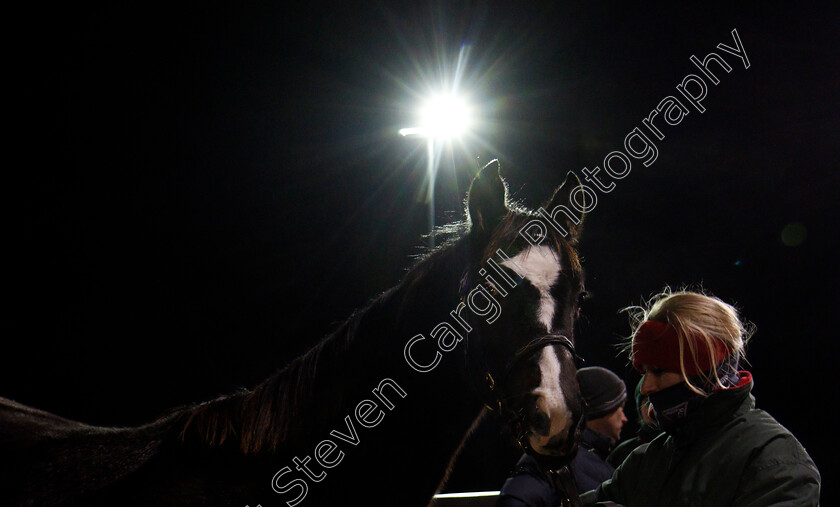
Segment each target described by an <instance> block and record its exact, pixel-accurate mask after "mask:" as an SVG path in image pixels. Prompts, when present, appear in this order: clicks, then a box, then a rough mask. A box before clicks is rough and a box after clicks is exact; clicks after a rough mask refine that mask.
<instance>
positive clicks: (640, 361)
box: [633, 320, 729, 377]
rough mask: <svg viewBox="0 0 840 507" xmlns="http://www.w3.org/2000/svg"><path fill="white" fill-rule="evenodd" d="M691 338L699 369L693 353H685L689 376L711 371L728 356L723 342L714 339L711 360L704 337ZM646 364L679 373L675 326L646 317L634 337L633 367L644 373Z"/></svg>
mask: <svg viewBox="0 0 840 507" xmlns="http://www.w3.org/2000/svg"><path fill="white" fill-rule="evenodd" d="M688 339H689V340H692V341H693V342H694V350H695V353H696V355H697V363H698V364H699V368H698V367H697V365H695V362H694V360H693V359H692V358H691V354H690V353H688V354H686V355H685V359H684V363H685V374H686V375H687V376H689V377H693V376H695V375H699V374H700V373H703V372H707V371H709V370H711V369H712V368H713V367H715V366H717V365H718V364H719V363H720V362H721V361H723V360H724V359H725V358H726V356H728V355H729V351H728V350H727V348H726V345H725V344H724V343H723V342H722V341H720V340H713V343H714V360H712V358H711V357H709V347H708V345H706V341H705V340H704V339H703V338H702V337H701V336H699V335H688ZM686 351H688V347H687V346H686ZM644 365H648V366H653V367H656V368H662V369H663V370H668V371H674V372H677V373H679V372H680V342H679V338H678V336H677V330H676V329H675V328H674V326H671V325H670V324H665V323H663V322H656V321H653V320H646V321H645V322H643V323H642V325H641V326H639V329H638V330H637V331H636V335H635V336H633V367H634V368H636V369H637V370H639V371H640V372H641V371H642V366H644Z"/></svg>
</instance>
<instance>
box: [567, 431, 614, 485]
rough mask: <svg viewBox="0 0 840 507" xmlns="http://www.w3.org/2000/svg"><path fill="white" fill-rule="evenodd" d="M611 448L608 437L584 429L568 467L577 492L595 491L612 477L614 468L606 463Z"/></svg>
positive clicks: (611, 442)
mask: <svg viewBox="0 0 840 507" xmlns="http://www.w3.org/2000/svg"><path fill="white" fill-rule="evenodd" d="M612 446H613V441H612V440H611V439H610V438H609V437H608V436H606V435H602V434H600V433H598V432H597V431H594V430H592V429H590V428H586V430H585V431H584V432H583V434H582V435H581V441H580V448H579V450H578V453H577V456H575V459H574V460H573V461H572V463H571V465H569V467H570V468H571V469H572V474H573V475H574V477H575V484H577V488H578V491H580V492H581V493H582V492H584V491H589V490H590V489H595V488H597V487H598V486H600V485H601V483H602V482H604V481H605V480H607V479H609V478H610V477H612V475H613V472H614V471H615V468H613V466H612V465H610V464H609V463H607V461H606V458H607V456H608V455H609V453H610V450H611V449H612Z"/></svg>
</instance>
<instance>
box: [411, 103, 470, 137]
mask: <svg viewBox="0 0 840 507" xmlns="http://www.w3.org/2000/svg"><path fill="white" fill-rule="evenodd" d="M420 121H421V124H420V126H419V127H410V128H404V129H400V134H402V135H403V136H418V137H428V138H436V139H451V138H454V137H458V136H460V135H461V134H463V133H464V132H465V131H466V130H467V129H468V128H469V124H470V109H469V106H467V103H466V102H465V101H464V100H463V99H461V98H458V97H455V96H453V95H439V96H437V97H434V98H432V99H431V100H429V101H428V102H427V103H426V104H425V106H424V107H423V109H422V110H421V111H420Z"/></svg>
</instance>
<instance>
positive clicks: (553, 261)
mask: <svg viewBox="0 0 840 507" xmlns="http://www.w3.org/2000/svg"><path fill="white" fill-rule="evenodd" d="M502 265H503V266H505V267H507V268H509V269H512V270H513V271H515V272H517V273H519V274H520V275H522V276H523V277H524V278H525V279H526V280H528V282H530V284H531V285H533V286H534V288H535V289H537V290H538V291H539V292H540V306H539V310H538V311H537V320H538V321H540V323H542V324H543V325H545V330H546V332H549V333H550V332H551V323H552V322H553V321H554V307H555V301H554V298H553V297H551V286H552V285H554V283H555V282H557V277H558V276H560V267H561V266H560V259H558V258H557V254H556V253H555V252H554V250H552V249H550V248H548V247H546V246H542V245H540V246H537V247H529V248H526V249H525V250H523V251H521V252H519V253H518V254H517V255H516V256H515V257H513V258H512V259H508V260H505V261H504V262H502Z"/></svg>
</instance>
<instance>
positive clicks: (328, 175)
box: [0, 0, 840, 505]
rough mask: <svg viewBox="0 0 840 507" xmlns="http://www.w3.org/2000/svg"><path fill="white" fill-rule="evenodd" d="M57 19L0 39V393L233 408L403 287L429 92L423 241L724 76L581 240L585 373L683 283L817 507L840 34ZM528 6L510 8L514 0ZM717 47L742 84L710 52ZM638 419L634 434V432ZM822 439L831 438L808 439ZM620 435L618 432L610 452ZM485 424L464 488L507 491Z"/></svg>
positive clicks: (351, 16) (797, 13) (124, 14)
mask: <svg viewBox="0 0 840 507" xmlns="http://www.w3.org/2000/svg"><path fill="white" fill-rule="evenodd" d="M282 4H284V3H283V2H276V3H271V2H265V3H258V4H254V5H250V6H247V7H245V6H241V5H235V6H234V5H227V6H225V7H221V6H215V5H214V6H210V5H202V4H200V3H194V4H191V6H190V7H187V6H178V7H173V6H171V5H167V6H165V7H164V6H162V5H161V6H153V5H150V4H148V3H139V4H133V5H131V4H130V5H122V4H120V5H112V6H108V7H81V6H73V7H67V6H65V7H57V8H51V9H46V8H42V10H40V11H38V12H26V13H23V12H21V13H19V15H14V16H9V17H8V18H7V23H9V24H10V25H11V28H10V29H11V32H10V33H11V34H12V38H11V39H10V42H8V43H7V47H6V49H7V59H6V61H5V64H4V68H5V72H4V75H5V78H4V81H5V83H6V86H7V90H10V91H7V93H6V104H7V105H6V109H5V110H6V113H5V115H4V116H5V118H6V125H7V134H6V139H7V143H6V146H7V148H6V153H7V156H6V160H7V162H6V164H5V167H6V169H5V171H4V175H5V177H6V183H5V185H4V188H5V194H6V198H5V199H4V200H5V202H6V206H5V207H6V212H5V227H4V233H5V234H4V236H5V241H4V250H5V253H6V258H7V261H6V264H5V266H6V269H5V273H6V275H5V279H6V280H7V281H6V283H5V284H4V285H5V289H6V293H7V303H6V305H5V307H6V317H5V319H4V324H5V325H4V332H3V335H4V338H3V348H2V350H3V351H2V352H0V356H2V363H3V368H2V369H0V396H4V397H8V398H13V399H16V400H17V401H20V402H23V403H26V404H29V405H33V406H37V407H39V408H43V409H46V410H50V411H53V412H56V413H58V414H60V415H62V416H65V417H69V418H71V419H77V420H81V421H84V422H89V423H94V424H102V425H127V424H139V423H143V422H147V421H149V420H151V419H154V418H155V417H157V416H158V415H159V414H160V413H161V412H163V411H164V410H166V409H167V408H169V407H171V406H174V405H179V404H183V403H189V402H194V401H200V400H204V399H208V398H210V397H214V396H217V395H218V394H220V393H227V392H230V391H232V390H234V389H236V388H238V387H242V386H244V387H248V386H253V385H254V384H256V383H258V382H259V381H261V380H262V379H264V378H265V377H267V376H269V375H270V374H271V373H272V372H274V371H275V370H276V369H277V368H279V367H282V366H283V365H285V364H287V363H288V362H289V361H290V360H292V359H293V358H294V357H296V356H297V355H298V354H300V353H301V352H303V351H304V350H306V349H307V348H308V347H309V346H311V345H312V344H314V343H315V342H316V341H318V340H319V339H320V338H321V337H323V336H324V335H325V334H327V333H328V332H330V331H331V330H332V329H334V328H335V326H336V324H337V323H339V322H341V321H343V320H344V319H345V318H347V317H348V316H349V315H350V313H351V312H352V311H353V310H354V309H357V308H360V307H362V306H364V305H365V304H366V303H367V301H368V300H369V299H370V298H372V297H375V296H376V295H378V294H379V293H381V292H382V291H384V290H386V289H387V288H389V287H391V286H393V285H394V284H396V283H397V282H398V281H399V280H400V278H401V276H402V275H403V273H404V272H405V269H406V268H407V267H409V266H410V265H411V263H412V256H414V255H416V254H418V253H420V252H421V251H422V248H423V246H424V245H425V244H426V239H425V238H424V236H423V235H424V234H426V233H428V230H429V225H428V221H427V213H428V208H427V207H426V204H425V203H424V201H423V196H424V195H425V192H426V187H425V184H426V180H425V163H426V158H425V157H426V153H425V149H424V146H425V145H424V144H423V141H418V140H416V139H408V138H403V137H401V136H399V135H398V134H397V130H398V129H399V128H401V127H405V126H410V124H411V123H412V121H413V119H414V116H413V115H414V109H415V106H416V105H417V101H418V99H419V97H421V96H422V95H424V94H426V93H427V92H428V91H430V90H431V89H433V88H436V87H438V86H440V85H441V84H443V83H446V82H449V80H451V78H452V77H453V76H454V74H455V61H456V60H457V57H458V54H459V51H460V50H461V48H465V51H468V55H469V58H468V60H467V64H466V67H465V68H464V70H463V75H462V79H461V88H462V90H463V91H465V92H468V93H469V94H470V95H471V98H472V102H473V104H474V106H475V109H476V113H477V115H478V118H477V119H476V122H475V128H474V130H473V136H472V137H471V138H470V141H469V142H467V143H466V148H467V151H464V150H463V149H462V147H461V146H460V145H455V146H454V148H453V149H452V150H449V151H447V152H446V153H445V154H444V157H443V160H442V163H441V168H440V173H439V174H438V178H437V182H436V187H435V190H436V202H435V209H436V222H437V224H438V225H440V224H443V223H447V222H451V221H454V220H459V219H461V218H462V213H463V199H464V195H465V192H466V189H467V186H468V184H469V181H470V179H471V177H472V176H473V175H474V174H475V172H476V171H477V168H478V167H479V165H483V164H484V163H486V162H488V161H489V160H492V159H494V158H498V159H499V160H500V161H501V167H502V174H503V176H504V177H505V178H506V179H507V181H508V184H509V186H510V190H511V195H512V197H513V198H514V199H516V200H518V201H520V202H522V203H523V204H525V205H527V206H529V207H532V208H536V207H538V206H539V205H541V204H542V203H543V201H544V200H545V199H547V198H548V197H549V196H550V194H551V192H552V190H553V188H554V187H556V186H557V185H559V184H560V183H561V182H562V181H563V179H564V177H565V174H566V173H567V172H568V171H575V172H576V173H577V174H578V175H582V173H581V170H582V168H584V167H589V168H592V167H595V166H603V159H604V157H605V156H606V155H607V154H608V153H610V152H612V151H613V150H621V149H623V142H624V138H625V136H627V135H628V134H629V133H630V132H631V131H632V130H633V129H634V128H636V127H642V120H644V119H645V118H646V117H647V116H648V115H649V114H650V112H651V110H652V109H654V108H655V107H656V106H657V104H659V102H660V101H661V100H662V99H664V98H665V97H667V96H669V95H676V94H677V90H676V86H677V85H678V84H679V83H680V82H681V80H682V79H683V78H684V77H685V76H686V75H688V74H691V73H698V70H697V68H696V67H695V66H694V65H692V63H691V62H690V60H689V58H690V57H691V56H692V55H695V56H697V57H698V58H701V59H702V58H703V57H704V56H705V55H707V54H708V53H710V52H712V51H716V52H718V53H720V54H722V55H723V56H724V57H725V59H726V61H727V62H728V63H729V64H730V65H731V66H732V71H731V72H730V73H726V72H723V71H721V72H718V73H717V75H718V77H719V78H720V83H719V84H718V85H710V86H709V88H708V94H707V96H706V97H705V99H704V100H703V101H702V104H703V106H704V107H705V109H706V110H705V112H703V113H702V114H701V113H700V112H698V111H697V110H696V109H691V110H690V114H688V115H687V116H686V117H685V118H684V119H683V120H682V121H681V123H679V124H678V125H675V126H667V125H666V128H664V129H663V134H664V136H665V138H664V139H663V140H661V141H657V142H656V143H655V144H656V146H657V149H658V158H657V159H656V160H655V162H654V163H653V164H651V165H650V166H649V167H644V166H643V165H642V164H641V163H640V162H639V161H634V164H633V166H632V170H631V172H630V173H629V174H628V175H627V176H626V177H625V178H623V179H621V180H617V181H616V187H615V190H613V191H612V192H610V193H608V194H600V195H599V197H600V199H599V201H598V204H597V207H596V208H595V209H594V210H593V211H592V213H591V214H590V215H589V216H588V217H587V221H586V226H585V231H584V235H583V241H582V245H581V252H582V255H583V261H584V267H585V269H586V270H587V289H588V291H589V292H590V293H591V295H592V297H591V299H590V300H589V301H587V305H586V306H585V308H584V310H583V315H584V317H583V319H582V320H581V322H580V324H579V326H578V330H577V336H576V339H577V343H578V347H579V353H580V355H582V356H583V357H584V358H585V359H586V360H587V364H589V365H602V366H607V367H609V368H612V369H613V370H615V371H616V372H618V373H620V374H621V375H622V376H624V378H626V379H627V382H628V385H629V386H630V388H631V389H632V387H633V386H634V385H635V382H636V381H637V380H638V376H637V375H636V374H635V373H634V372H633V371H632V369H631V368H628V365H627V364H626V360H625V359H624V358H623V357H617V352H616V350H615V347H614V344H615V343H616V342H617V340H618V339H619V338H620V337H622V336H625V335H626V334H627V333H628V331H629V327H628V325H627V318H626V316H625V315H624V314H620V313H619V310H620V309H621V308H622V307H625V306H629V305H633V304H638V303H640V302H641V300H642V299H643V298H646V297H648V296H650V295H652V294H653V293H655V292H657V291H659V290H660V289H662V288H663V287H664V286H665V285H666V284H667V285H671V286H673V287H680V286H682V285H684V284H688V285H693V286H698V285H701V284H702V286H703V287H705V288H706V289H708V290H709V291H711V292H712V293H714V294H715V295H717V296H720V297H721V298H723V299H725V300H727V301H730V302H735V303H737V304H738V306H739V307H740V308H741V309H742V311H743V314H744V316H745V317H746V318H747V319H749V320H751V321H752V322H753V323H755V325H756V326H757V332H756V334H755V336H754V340H753V342H752V343H751V345H750V347H749V349H748V357H749V358H750V360H751V363H752V364H751V366H749V369H750V370H751V371H752V372H753V375H754V377H755V380H756V387H755V390H754V394H755V395H756V398H757V402H758V406H759V407H760V408H764V409H766V410H767V411H769V412H770V413H771V414H773V415H774V416H775V417H776V418H777V419H778V420H779V421H780V422H781V423H782V424H783V425H785V426H786V427H787V428H789V429H790V430H791V431H793V433H794V434H796V435H797V437H798V438H799V439H800V441H801V442H802V443H803V445H805V447H806V448H807V450H808V451H809V453H810V454H811V456H812V457H813V458H814V459H815V461H816V462H817V465H818V467H819V468H820V471H821V473H822V476H823V492H824V493H823V501H824V503H825V504H826V505H828V504H830V503H831V502H830V500H829V499H830V498H831V497H832V496H834V497H836V493H835V491H834V489H835V488H834V487H833V486H832V483H833V481H834V478H835V473H834V472H835V469H836V465H835V463H834V458H835V454H836V453H832V454H829V450H828V447H827V445H826V444H827V442H829V441H834V440H836V438H835V434H834V431H831V429H832V428H833V427H834V424H833V422H832V419H833V414H834V413H835V412H836V404H837V402H838V397H837V388H836V386H837V381H836V378H835V376H834V375H832V374H831V372H832V371H833V369H834V368H836V360H837V359H836V358H837V356H836V354H835V351H836V350H837V346H836V341H837V339H838V333H837V331H836V322H837V321H836V317H837V305H838V302H840V298H838V293H837V285H838V282H840V277H838V270H837V262H838V261H837V259H838V256H837V246H838V241H837V235H838V232H840V231H838V226H837V221H838V216H840V215H839V214H838V211H840V208H839V207H838V204H837V199H838V195H840V194H838V190H840V176H839V175H838V170H840V149H838V139H840V107H838V102H840V101H838V98H840V94H838V91H840V90H838V88H839V85H840V72H838V69H840V66H838V61H840V58H838V57H840V39H838V35H837V33H838V29H840V21H838V19H839V18H838V16H837V14H836V13H835V12H827V11H824V10H823V9H822V8H819V7H815V6H812V5H806V4H804V3H801V2H799V3H796V4H795V5H792V6H791V7H788V8H781V7H772V8H769V7H766V6H763V5H762V4H757V5H755V6H752V7H743V6H742V7H733V6H731V5H728V4H721V5H719V6H710V5H708V4H704V6H702V7H686V6H672V7H668V8H662V7H660V8H651V7H642V6H631V5H628V4H626V3H623V2H622V3H620V4H619V5H613V6H605V5H602V6H594V7H590V6H583V4H581V5H580V6H569V5H562V6H561V5H559V3H556V2H527V3H525V2H512V1H511V2H501V1H500V2H495V1H494V2H427V1H425V0H420V1H417V2H398V3H391V2H382V3H379V2H359V3H358V4H357V5H354V3H353V2H346V3H336V2H317V1H314V2H306V3H305V4H304V3H300V4H299V5H298V6H296V7H295V6H288V5H287V6H284V7H281V5H282ZM526 4H527V6H526ZM733 29H737V33H738V35H739V36H740V40H741V42H742V43H743V46H744V49H745V51H746V53H747V56H748V58H749V63H750V66H749V68H745V66H744V64H743V62H742V61H741V60H740V59H739V58H737V57H736V56H733V55H731V54H728V53H724V52H721V51H720V50H718V49H717V45H718V44H719V43H723V44H726V45H728V46H733V45H734V42H733V36H732V33H731V32H732V30H733ZM631 417H632V416H631ZM826 419H828V420H826ZM632 430H633V427H632V424H631V425H628V426H627V433H628V435H629V434H630V433H632ZM495 431H496V428H495V426H494V422H493V421H491V422H488V423H487V424H485V425H484V426H483V427H482V428H480V429H479V430H478V432H477V433H476V435H475V437H474V438H473V439H472V441H471V442H470V443H469V444H468V446H467V449H466V450H465V453H464V455H463V457H462V460H461V461H460V462H459V465H458V466H457V467H456V470H455V473H454V474H453V477H452V482H451V483H450V489H454V490H488V489H498V488H499V487H500V486H501V481H503V479H504V476H505V473H506V472H507V470H508V469H509V468H510V466H511V465H512V464H513V462H512V461H510V460H511V459H514V460H515V458H516V453H515V452H511V451H510V450H509V449H507V448H505V447H504V445H502V444H500V440H499V439H498V437H497V436H496V433H495Z"/></svg>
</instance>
